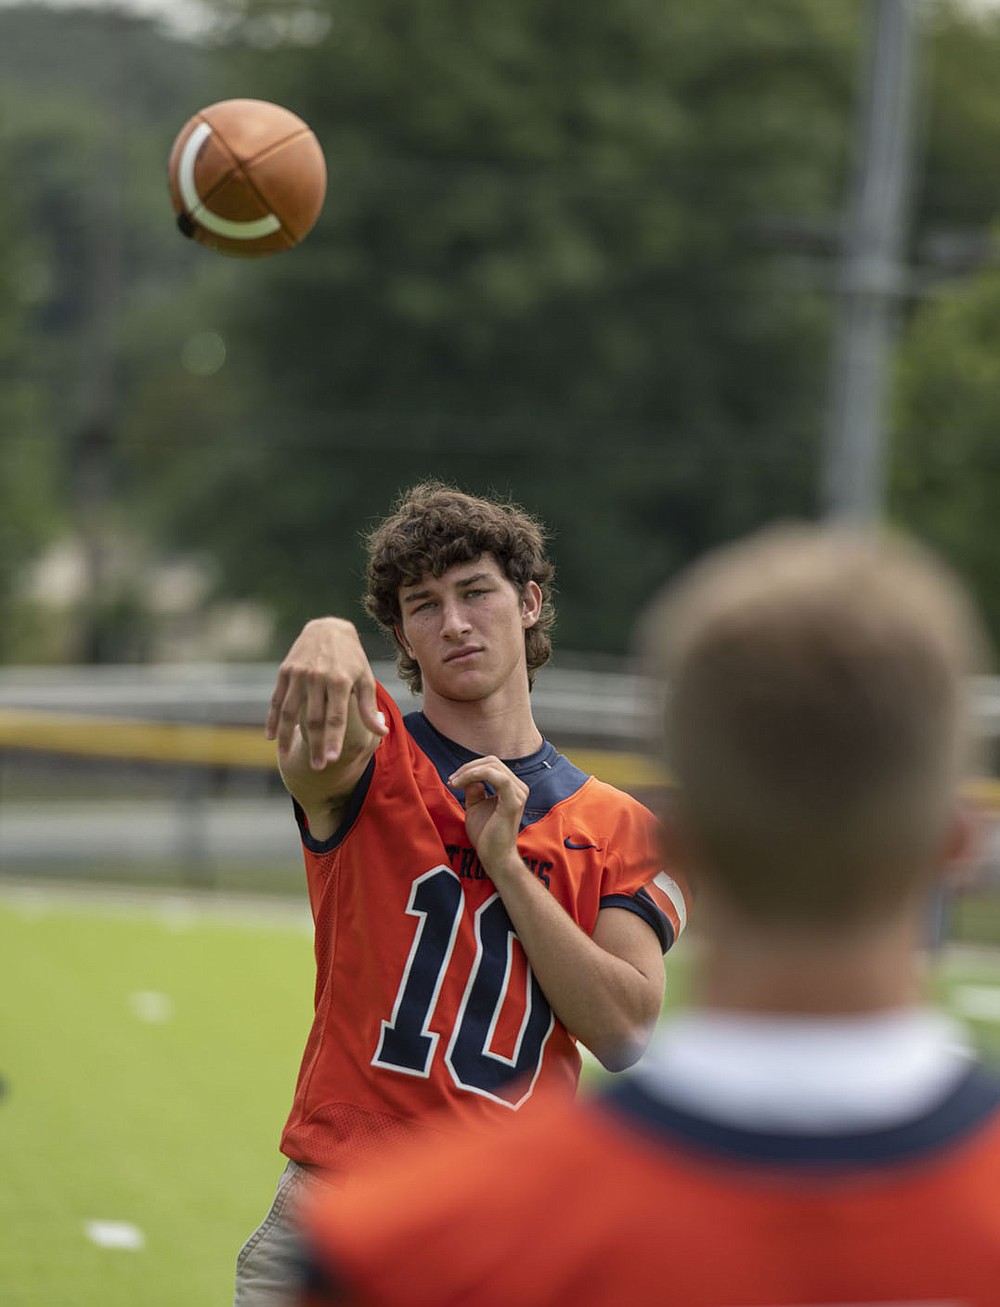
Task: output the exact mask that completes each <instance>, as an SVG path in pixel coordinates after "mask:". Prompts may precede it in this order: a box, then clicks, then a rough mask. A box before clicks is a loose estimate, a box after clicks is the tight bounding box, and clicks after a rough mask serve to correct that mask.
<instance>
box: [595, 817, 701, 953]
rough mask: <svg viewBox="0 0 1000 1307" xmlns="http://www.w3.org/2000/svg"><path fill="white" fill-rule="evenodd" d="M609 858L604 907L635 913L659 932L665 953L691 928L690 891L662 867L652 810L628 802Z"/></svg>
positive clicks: (657, 826)
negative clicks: (688, 920)
mask: <svg viewBox="0 0 1000 1307" xmlns="http://www.w3.org/2000/svg"><path fill="white" fill-rule="evenodd" d="M625 797H626V798H627V796H625ZM608 854H609V857H608V866H607V869H606V871H605V876H604V883H603V884H602V886H601V901H600V906H601V908H602V909H603V908H624V909H625V910H626V911H627V912H635V913H637V914H638V915H639V916H640V917H642V918H643V920H644V921H646V922H647V923H648V924H649V925H650V926H651V927H652V929H653V930H654V931H655V932H656V935H657V937H658V938H659V941H660V946H661V948H662V949H663V951H664V953H666V952H667V951H668V950H669V949H671V948H672V947H673V946H674V944H676V942H677V940H678V939H679V938H680V936H681V935H682V934H683V932H684V928H685V926H686V925H687V919H688V910H689V907H690V893H689V890H688V887H687V885H686V884H685V882H684V880H683V878H682V877H680V876H679V875H674V874H672V873H671V872H670V871H669V870H667V869H665V868H664V865H663V861H664V858H663V841H662V839H661V836H660V829H659V825H658V823H657V820H656V818H655V817H654V816H653V814H652V813H651V812H650V811H649V809H648V808H646V807H644V806H643V805H642V804H641V803H639V802H637V801H636V800H633V799H628V803H627V806H626V807H625V809H624V811H623V813H622V818H621V820H620V821H619V822H618V824H617V829H616V830H615V832H614V835H613V836H612V837H611V839H610V840H609V848H608Z"/></svg>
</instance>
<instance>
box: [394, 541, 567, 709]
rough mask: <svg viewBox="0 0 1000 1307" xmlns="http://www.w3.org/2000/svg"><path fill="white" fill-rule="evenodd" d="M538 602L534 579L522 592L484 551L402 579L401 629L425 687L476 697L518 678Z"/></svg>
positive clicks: (523, 672)
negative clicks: (439, 571)
mask: <svg viewBox="0 0 1000 1307" xmlns="http://www.w3.org/2000/svg"><path fill="white" fill-rule="evenodd" d="M541 601H542V596H541V591H540V590H539V588H538V586H537V585H536V584H535V583H534V582H533V581H531V582H529V583H528V585H527V587H526V588H525V593H524V594H523V595H522V594H520V593H519V592H518V590H517V589H516V587H515V586H514V584H513V583H512V582H511V581H509V580H508V579H507V577H506V576H504V574H503V572H502V571H501V570H500V566H499V564H498V563H497V562H496V560H495V559H494V558H493V557H492V556H491V555H489V554H483V555H482V556H481V557H479V558H477V559H476V560H475V561H473V562H471V563H459V564H457V565H456V566H455V567H450V568H449V569H448V571H446V572H445V573H444V574H443V575H442V576H439V577H434V576H424V577H422V578H421V579H420V581H419V582H417V583H416V584H415V585H409V586H403V587H402V588H401V589H400V592H399V604H400V611H401V613H402V618H403V621H402V631H401V634H402V637H403V641H404V643H405V645H406V647H407V649H408V651H409V652H410V654H411V656H412V657H413V658H415V659H416V661H417V662H418V663H419V665H420V671H421V675H422V677H423V682H424V689H425V692H427V691H429V692H431V693H437V694H441V695H443V696H444V697H446V698H449V699H462V700H476V699H484V698H487V697H488V696H490V695H492V694H495V693H496V692H497V691H498V690H500V689H501V688H503V687H504V686H506V685H508V684H514V683H518V684H523V683H524V679H525V677H526V675H527V673H526V664H525V651H524V633H525V631H526V630H527V628H528V627H529V626H533V625H534V624H535V622H536V621H537V620H538V614H539V612H540V609H541Z"/></svg>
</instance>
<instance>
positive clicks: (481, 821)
mask: <svg viewBox="0 0 1000 1307" xmlns="http://www.w3.org/2000/svg"><path fill="white" fill-rule="evenodd" d="M448 784H449V785H450V786H451V788H452V789H454V790H464V791H465V829H466V831H467V832H468V835H469V839H470V840H471V841H472V845H473V847H474V848H475V850H476V853H477V854H478V855H479V861H480V862H481V863H482V864H483V866H484V867H485V868H486V870H487V871H488V872H490V874H491V875H492V873H493V869H494V868H495V867H498V866H499V865H501V864H502V863H503V862H504V861H505V860H509V859H510V858H517V859H518V861H520V855H519V854H518V852H517V836H518V832H519V831H520V829H521V817H522V816H523V814H524V805H525V804H526V803H527V802H528V794H529V790H528V787H527V785H525V783H524V781H522V780H520V779H519V778H518V777H517V776H515V775H514V773H513V772H512V771H511V769H510V768H509V767H507V766H506V765H505V764H504V763H502V762H501V761H500V759H499V758H495V757H493V756H492V755H487V756H486V757H483V758H476V759H474V760H473V761H472V762H467V763H463V765H462V766H461V767H459V769H458V770H457V771H456V772H453V773H452V775H451V776H449V777H448ZM487 785H489V787H490V788H491V789H492V791H493V793H492V794H488V793H487V792H486V786H487Z"/></svg>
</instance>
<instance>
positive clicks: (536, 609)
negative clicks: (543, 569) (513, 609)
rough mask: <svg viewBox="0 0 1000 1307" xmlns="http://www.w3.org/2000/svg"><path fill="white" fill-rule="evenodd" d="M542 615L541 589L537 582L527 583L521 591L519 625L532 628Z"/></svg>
mask: <svg viewBox="0 0 1000 1307" xmlns="http://www.w3.org/2000/svg"><path fill="white" fill-rule="evenodd" d="M541 614H542V588H541V586H540V585H539V584H538V582H537V581H529V582H528V584H527V585H526V586H525V587H524V589H523V590H522V591H521V625H522V626H523V627H524V628H525V630H527V629H528V627H529V626H534V625H535V623H536V622H537V621H538V619H539V617H540V616H541Z"/></svg>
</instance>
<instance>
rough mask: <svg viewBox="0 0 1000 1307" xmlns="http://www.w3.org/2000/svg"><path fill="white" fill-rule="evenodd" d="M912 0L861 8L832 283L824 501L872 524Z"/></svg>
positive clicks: (878, 497) (905, 183)
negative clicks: (851, 143) (845, 201)
mask: <svg viewBox="0 0 1000 1307" xmlns="http://www.w3.org/2000/svg"><path fill="white" fill-rule="evenodd" d="M920 5H921V0H869V23H870V35H869V40H868V47H867V67H866V76H865V82H864V89H863V95H862V99H861V105H860V113H859V118H858V124H857V138H856V141H857V143H856V152H855V163H854V177H853V184H852V191H851V196H850V204H849V212H848V215H847V227H846V231H845V235H844V243H843V247H842V248H843V253H842V256H841V267H840V274H839V278H838V292H839V296H838V307H837V316H836V321H835V327H834V342H833V359H832V368H831V396H830V415H829V430H828V433H827V440H828V444H827V450H826V466H825V469H824V473H825V475H824V485H823V490H824V499H825V508H826V510H827V512H828V513H829V514H830V515H831V516H833V517H837V518H842V519H846V520H849V521H854V522H858V523H870V522H875V521H878V519H879V518H880V517H881V515H882V504H883V498H884V489H885V467H886V457H885V431H884V408H885V397H886V392H887V389H888V387H887V364H888V362H889V354H890V348H891V345H892V342H893V338H894V335H895V327H896V319H897V316H898V306H899V300H900V297H901V295H902V294H903V293H904V291H905V284H906V279H907V274H906V271H905V268H904V267H903V265H902V263H901V257H902V254H903V249H904V243H905V240H906V234H907V217H908V203H909V199H910V178H911V170H912V150H913V117H914V115H913V106H914V83H915V72H914V65H915V56H916V46H917V23H918V21H919V9H920Z"/></svg>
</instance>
